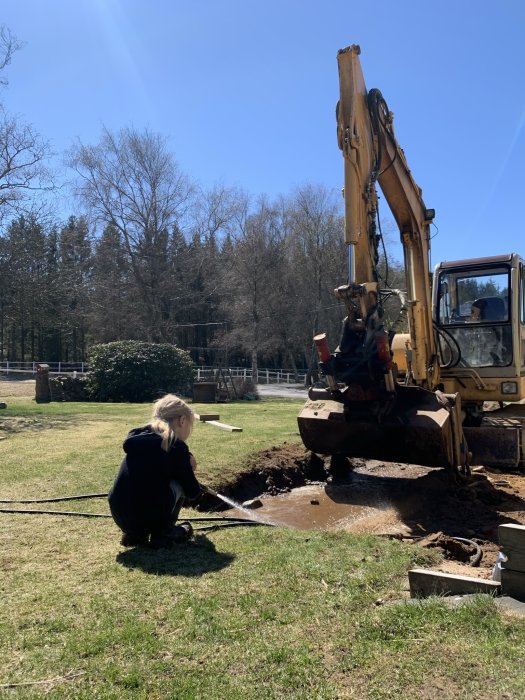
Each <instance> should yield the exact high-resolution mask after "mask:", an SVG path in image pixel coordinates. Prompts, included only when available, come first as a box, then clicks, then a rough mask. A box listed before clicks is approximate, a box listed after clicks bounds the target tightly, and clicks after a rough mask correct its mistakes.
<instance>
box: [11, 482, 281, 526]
mask: <svg viewBox="0 0 525 700" xmlns="http://www.w3.org/2000/svg"><path fill="white" fill-rule="evenodd" d="M203 489H204V491H206V492H207V493H210V494H212V495H214V496H215V495H216V494H215V492H214V491H212V490H211V489H210V488H208V487H203ZM107 497H108V494H107V493H85V494H80V495H78V496H60V497H57V498H31V499H28V498H25V499H0V503H5V504H15V503H20V504H29V503H56V502H59V501H80V500H86V499H90V498H107ZM0 513H9V514H13V513H20V514H22V515H24V514H25V515H28V514H29V515H68V516H76V517H80V518H111V517H112V516H111V515H110V514H109V513H85V512H80V511H69V510H33V509H29V508H0ZM185 520H189V521H190V522H206V523H213V524H210V525H204V526H201V527H198V528H195V530H196V531H197V530H214V529H216V528H218V527H236V526H241V525H247V526H250V525H266V524H268V523H262V522H259V521H256V520H243V519H242V518H235V517H232V516H228V515H219V516H215V515H212V516H199V517H194V518H191V517H190V518H185ZM215 521H217V522H216V523H215Z"/></svg>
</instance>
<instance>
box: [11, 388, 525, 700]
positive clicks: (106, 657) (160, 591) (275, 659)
mask: <svg viewBox="0 0 525 700" xmlns="http://www.w3.org/2000/svg"><path fill="white" fill-rule="evenodd" d="M8 403H9V405H8V408H7V409H6V410H3V411H2V412H1V413H0V422H1V423H4V429H3V431H2V434H4V435H7V436H8V437H7V439H6V440H2V441H0V497H1V498H4V499H6V498H38V497H45V496H62V495H72V494H78V493H87V492H105V491H107V490H108V488H109V486H110V485H111V482H112V480H113V477H114V475H115V472H116V469H117V467H118V464H119V462H120V459H121V443H122V439H123V437H124V436H125V434H126V433H127V431H128V430H129V429H130V428H132V427H135V426H138V425H140V424H142V423H145V422H147V419H148V414H149V406H146V405H126V404H107V405H101V404H87V403H86V404H47V405H40V406H37V405H36V404H34V403H33V402H31V401H29V400H28V399H23V398H19V399H18V398H13V399H10V400H9V402H8ZM300 405H301V403H300V402H296V401H287V400H279V399H273V400H263V401H259V402H252V403H231V404H227V405H220V406H214V407H213V410H215V409H217V410H218V412H220V414H221V421H224V422H226V423H230V424H233V425H237V426H239V427H242V428H243V432H242V433H226V432H223V431H220V430H217V429H216V428H213V427H211V426H207V425H201V424H199V425H196V427H195V430H194V433H193V435H192V437H191V439H190V441H189V442H190V446H191V449H192V451H193V452H194V453H195V455H196V456H197V460H198V463H199V475H200V478H201V479H202V480H203V481H205V482H206V483H210V484H212V485H214V486H216V487H219V486H220V485H221V484H225V483H227V482H228V481H230V480H231V479H232V478H233V476H234V475H235V474H236V473H239V472H240V471H242V469H243V465H245V464H246V461H247V459H248V456H249V454H250V453H251V452H253V451H255V450H259V449H264V448H268V447H270V446H273V445H279V444H282V443H283V442H284V441H288V442H292V441H297V440H298V435H297V423H296V415H297V413H298V410H299V408H300ZM195 408H196V410H197V411H202V412H209V411H210V408H211V407H210V406H209V405H201V406H199V405H196V406H195ZM59 506H60V509H63V508H64V504H59ZM66 506H67V508H68V509H71V510H72V509H73V508H76V509H77V510H79V509H81V510H86V509H88V508H89V509H90V510H91V511H96V512H105V513H107V512H108V511H107V506H106V503H105V501H104V500H94V501H89V502H83V501H82V502H80V505H78V504H77V505H75V504H73V503H72V504H66ZM43 507H44V506H43ZM49 507H55V506H54V505H50V506H49ZM0 522H1V530H0V572H1V573H0V593H1V595H0V608H1V609H0V616H1V617H0V619H1V624H0V659H1V663H0V697H1V698H4V697H6V698H12V697H16V698H37V697H47V698H86V700H87V699H91V698H103V699H104V700H105V699H107V698H115V699H116V698H119V699H120V698H144V699H146V698H159V699H160V698H176V699H180V700H186V699H187V700H193V699H201V698H202V699H203V700H208V699H209V700H213V699H217V700H218V699H221V700H230V699H232V700H236V699H239V700H240V699H244V698H254V699H255V698H257V699H259V698H276V699H278V698H279V699H280V698H297V699H299V698H304V700H310V699H317V698H319V699H327V700H328V699H330V700H331V699H335V698H363V699H364V698H366V699H378V700H379V699H383V698H396V699H406V700H415V699H419V698H422V699H423V700H425V699H429V700H430V699H431V698H432V700H434V698H440V699H441V698H446V699H456V698H465V699H466V698H469V700H470V699H472V698H478V697H485V696H488V697H490V698H491V699H497V698H501V699H503V698H508V699H509V700H510V699H514V698H520V697H523V696H524V694H525V681H524V679H523V675H524V674H523V663H524V657H525V623H524V622H523V620H521V619H517V618H512V617H510V616H508V615H504V614H502V613H500V612H499V611H498V610H497V609H496V606H495V604H494V602H493V601H492V600H491V599H488V598H485V597H481V596H480V597H475V598H473V599H472V601H471V602H470V603H468V604H465V605H462V606H460V607H457V608H450V607H449V606H448V605H446V604H445V602H444V601H443V600H441V599H439V598H438V599H430V600H426V601H416V602H413V603H409V602H401V603H399V602H394V601H397V600H399V599H400V598H402V596H403V589H404V588H405V587H406V571H407V570H408V569H409V568H410V567H412V566H413V565H417V566H424V565H425V564H428V563H429V562H431V561H435V559H432V557H436V556H437V555H436V554H434V553H432V554H431V553H429V552H428V551H427V550H421V549H418V548H416V547H414V546H413V545H412V546H411V545H407V544H404V543H402V542H398V541H389V540H386V539H382V538H378V537H374V536H357V535H350V534H346V533H333V532H321V531H294V530H287V529H280V528H266V527H261V528H233V529H222V530H221V529H218V530H216V531H206V532H201V533H197V536H196V538H195V540H194V541H193V542H190V543H185V544H182V545H178V546H176V547H174V548H173V549H172V550H169V551H168V550H158V551H152V550H145V549H129V550H125V549H123V548H122V547H120V545H119V537H118V532H117V529H116V527H115V526H114V525H113V523H112V521H111V519H107V518H106V519H102V518H101V519H87V518H86V519H84V518H74V517H61V516H44V515H42V516H40V515H34V516H29V515H8V514H0ZM53 679H54V680H53ZM35 681H49V682H43V683H35ZM24 683H31V684H30V685H18V686H16V687H13V688H8V687H6V684H24Z"/></svg>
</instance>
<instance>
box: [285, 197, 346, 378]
mask: <svg viewBox="0 0 525 700" xmlns="http://www.w3.org/2000/svg"><path fill="white" fill-rule="evenodd" d="M286 230H287V236H286V239H287V249H288V258H289V259H290V260H293V262H294V265H293V268H291V270H290V274H291V275H292V276H293V279H294V283H293V290H294V294H293V296H292V295H290V307H292V306H293V309H294V314H293V320H292V319H291V320H290V322H289V323H288V329H289V332H291V331H292V329H293V330H294V334H293V342H294V344H296V345H297V344H300V345H302V350H303V357H304V360H305V361H306V363H307V365H308V366H309V367H310V365H311V362H312V359H313V360H314V362H316V356H315V354H314V355H313V354H312V338H313V336H314V335H315V334H316V333H319V332H321V331H326V332H327V333H328V335H329V337H330V338H331V339H332V342H333V341H334V340H335V341H337V340H338V336H339V329H340V324H341V319H342V315H343V307H341V305H340V304H339V303H338V302H337V301H336V299H335V296H334V293H333V290H334V288H335V287H337V286H338V285H339V284H343V283H344V282H345V281H346V248H345V245H344V237H343V224H342V218H341V205H340V203H339V202H338V200H337V199H336V195H335V193H334V192H331V191H329V190H327V189H326V188H325V187H322V186H316V185H312V184H308V185H305V186H304V187H302V188H300V189H298V190H297V191H296V192H295V193H294V195H293V196H292V197H291V198H290V199H289V200H288V202H287V214H286ZM334 344H335V343H334Z"/></svg>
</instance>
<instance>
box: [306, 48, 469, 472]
mask: <svg viewBox="0 0 525 700" xmlns="http://www.w3.org/2000/svg"><path fill="white" fill-rule="evenodd" d="M359 54H360V49H359V47H358V46H355V45H354V46H350V47H348V48H346V49H342V50H341V51H339V53H338V57H337V58H338V65H339V82H340V99H339V102H338V106H337V137H338V144H339V147H340V149H341V150H342V152H343V158H344V202H345V242H346V244H347V246H348V282H347V284H344V285H342V286H340V287H338V288H337V289H336V290H335V294H336V297H337V298H338V299H340V300H342V301H343V302H344V304H345V307H346V313H347V315H346V318H345V319H344V321H343V329H342V334H341V338H340V341H339V345H338V347H337V348H336V349H335V351H334V352H333V353H331V352H330V350H329V349H328V343H327V340H326V337H325V335H324V334H319V335H318V336H316V337H315V338H314V341H315V342H316V344H317V348H318V351H319V357H320V367H321V370H322V371H323V373H324V375H325V377H326V379H327V383H328V388H327V389H317V388H315V389H311V390H310V392H309V401H308V402H307V404H306V405H305V407H304V409H303V411H302V412H301V414H300V415H299V419H298V422H299V429H300V432H301V437H302V439H303V442H304V444H305V445H306V447H308V448H309V449H311V450H313V451H314V452H318V453H322V454H331V455H333V456H335V457H337V456H343V457H348V456H355V457H368V458H373V459H385V460H389V461H403V462H412V463H414V464H427V465H429V466H441V467H449V468H451V469H453V470H456V468H457V467H463V466H465V464H466V462H467V448H466V443H465V440H464V437H463V432H462V429H461V415H460V414H461V401H460V397H459V396H458V395H457V394H455V395H444V394H442V393H440V392H439V391H434V390H435V389H437V386H438V382H439V362H438V360H437V357H436V347H435V339H434V332H433V326H432V310H431V286H430V275H429V248H430V235H429V226H430V223H431V221H432V219H433V217H434V212H433V210H429V209H427V208H426V206H425V204H424V202H423V199H422V195H421V190H420V188H419V187H418V185H417V184H416V182H415V181H414V178H413V177H412V175H411V172H410V169H409V167H408V164H407V161H406V158H405V155H404V153H403V150H402V149H401V147H400V146H399V144H398V142H397V139H396V137H395V134H394V129H393V123H392V121H393V115H392V113H391V112H390V111H389V109H388V107H387V105H386V102H385V100H384V99H383V97H382V95H381V93H380V92H379V90H371V91H370V92H368V91H367V89H366V86H365V81H364V78H363V74H362V71H361V65H360V61H359ZM377 185H379V187H380V189H381V192H382V193H383V195H384V198H385V199H386V201H387V203H388V206H389V208H390V210H391V211H392V214H393V216H394V218H395V220H396V222H397V225H398V227H399V232H400V236H401V242H402V245H403V251H404V259H405V274H406V287H407V292H406V304H407V307H408V320H409V330H410V343H409V346H408V348H407V350H408V351H409V352H410V355H411V360H410V363H409V368H410V371H409V373H408V375H407V378H406V380H405V382H404V383H403V384H401V383H400V382H399V381H397V372H396V369H397V368H396V365H395V363H394V362H393V354H392V352H391V342H392V339H393V333H392V332H387V331H386V330H385V327H384V324H383V318H384V311H383V307H382V294H381V289H380V286H379V275H378V257H379V256H378V247H379V242H380V236H379V235H378V232H377V230H378V227H377V219H378V195H377V189H376V188H377Z"/></svg>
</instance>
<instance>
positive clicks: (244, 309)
mask: <svg viewBox="0 0 525 700" xmlns="http://www.w3.org/2000/svg"><path fill="white" fill-rule="evenodd" d="M246 205H247V202H246ZM226 249H227V250H228V251H229V252H228V259H227V260H226V259H224V257H223V261H224V271H223V277H222V295H221V302H222V310H223V313H224V315H225V316H226V317H227V318H228V320H229V321H230V331H229V332H228V333H227V334H226V335H225V336H224V337H223V340H222V342H223V344H228V346H229V347H230V348H237V349H240V350H242V351H244V352H246V353H248V354H249V355H250V356H251V364H252V372H253V376H254V378H255V377H256V376H257V367H258V362H259V359H260V357H262V356H265V355H266V356H270V357H273V356H274V355H275V351H276V347H277V345H278V344H279V338H278V335H277V333H276V331H275V325H274V320H275V314H276V310H277V309H278V307H279V305H280V304H282V299H281V297H280V295H279V279H280V269H281V264H282V262H283V261H284V256H283V241H282V231H281V228H280V225H279V218H278V211H277V209H276V207H275V206H273V205H271V204H270V203H269V202H268V201H267V200H266V199H265V198H261V199H260V200H259V202H258V204H257V206H256V208H255V209H254V211H253V212H250V211H248V208H247V207H246V209H245V211H244V212H243V216H242V217H241V218H240V219H239V221H238V229H237V232H236V235H235V237H234V238H233V241H232V245H228V246H227V248H226Z"/></svg>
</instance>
